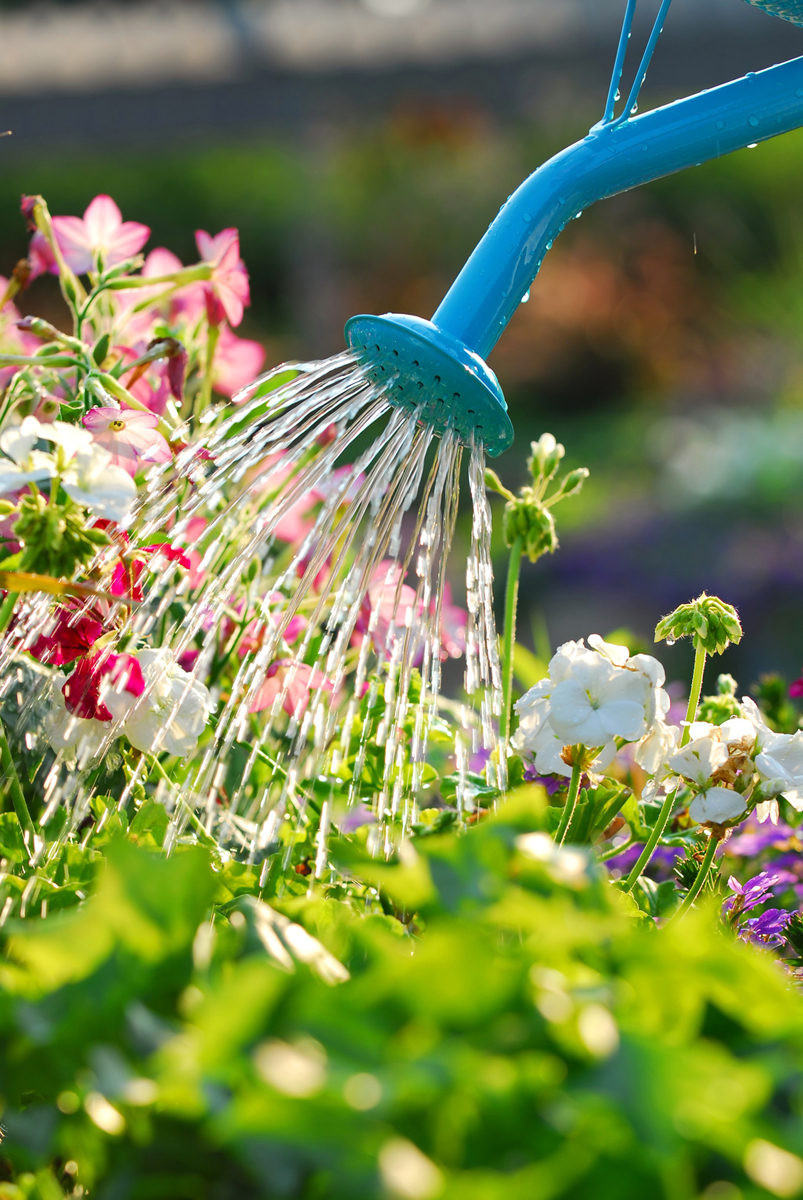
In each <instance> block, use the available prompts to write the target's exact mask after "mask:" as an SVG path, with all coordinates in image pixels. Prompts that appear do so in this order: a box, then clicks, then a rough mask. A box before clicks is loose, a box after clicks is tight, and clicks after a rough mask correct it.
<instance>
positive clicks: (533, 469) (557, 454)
mask: <svg viewBox="0 0 803 1200" xmlns="http://www.w3.org/2000/svg"><path fill="white" fill-rule="evenodd" d="M530 448H531V450H532V456H531V457H530V458H528V459H527V467H528V470H529V471H530V473H531V474H532V477H533V479H534V480H538V481H543V482H544V483H548V482H549V480H550V479H551V478H552V476H553V475H554V474H555V472H556V471H557V469H558V466H559V465H560V460H561V459H562V458H563V456H564V454H565V453H566V451H565V450H564V448H563V446H562V445H561V444H560V442H557V441H555V438H554V437H553V435H552V434H551V433H542V434H541V437H540V438H539V440H538V441H537V442H531V443H530Z"/></svg>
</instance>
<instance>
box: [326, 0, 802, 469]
mask: <svg viewBox="0 0 803 1200" xmlns="http://www.w3.org/2000/svg"><path fill="white" fill-rule="evenodd" d="M636 2H637V0H627V5H626V10H625V17H624V22H623V25H622V33H621V36H620V39H619V47H618V50H617V54H616V60H615V63H614V68H613V74H612V77H611V84H610V88H609V91H608V98H607V102H606V105H605V112H604V114H603V117H602V120H601V121H599V122H598V123H597V124H596V125H594V126H593V128H592V129H591V130H590V132H589V133H588V135H587V136H586V137H584V138H583V139H582V140H581V141H579V142H575V144H574V145H573V146H569V147H568V148H567V149H566V150H562V151H561V152H560V153H559V154H556V155H555V156H554V158H551V159H549V161H548V162H545V163H544V164H543V165H542V166H540V167H539V168H538V170H537V171H535V172H534V173H533V174H532V175H531V176H530V177H529V179H526V180H525V181H524V183H523V184H522V185H521V187H519V188H518V190H517V191H516V192H514V194H513V195H512V196H510V197H509V198H508V200H507V201H506V203H505V204H504V205H503V206H502V208H501V209H500V211H499V214H498V215H497V217H496V218H495V220H494V221H493V222H492V224H491V226H490V228H489V229H488V231H487V233H486V234H485V236H484V237H483V238H482V240H481V241H480V243H479V245H478V246H477V247H476V249H475V250H474V252H473V254H472V255H471V257H470V258H469V260H468V262H467V263H466V265H465V266H464V267H463V269H462V271H461V272H460V274H459V275H458V277H457V279H456V280H455V281H454V283H453V284H452V286H451V288H450V289H449V291H448V292H447V294H446V296H445V297H444V299H443V301H442V303H441V305H440V307H439V308H438V310H437V312H436V313H435V314H434V316H433V318H432V320H431V321H427V320H424V319H423V318H422V317H413V316H407V315H403V314H399V313H386V314H385V315H384V316H379V317H377V316H358V317H352V318H351V320H350V321H349V322H348V323H347V325H346V340H347V342H348V344H349V345H350V346H351V348H352V349H353V350H354V351H355V352H356V354H357V355H358V357H359V358H360V359H361V361H362V362H363V364H364V366H365V369H366V371H367V372H368V374H369V375H370V377H371V378H372V379H373V380H374V381H375V382H377V383H378V384H380V385H381V386H382V388H383V391H384V393H385V395H386V396H387V397H388V399H390V401H391V402H392V403H394V404H396V405H398V406H400V407H403V408H406V409H409V410H410V411H413V412H415V413H416V415H417V416H418V418H419V419H420V420H422V421H425V422H427V423H429V424H432V425H433V426H434V427H435V429H436V431H438V432H441V433H442V432H444V431H445V430H446V429H447V428H450V427H451V428H453V429H455V430H456V431H457V433H458V435H459V436H460V438H461V440H462V441H463V442H465V443H466V444H467V445H468V444H470V443H471V442H472V441H473V440H478V441H482V442H483V444H484V446H485V449H486V451H487V453H488V454H490V455H492V456H495V455H497V454H500V453H501V452H502V451H503V450H506V449H507V447H508V446H509V445H510V444H511V442H512V440H513V426H512V424H511V422H510V417H509V416H508V413H507V405H506V403H505V398H504V395H503V394H502V389H501V388H500V386H499V382H498V380H497V378H496V376H495V375H494V373H493V371H492V370H491V369H490V367H489V366H488V365H487V364H486V362H485V359H486V357H487V356H488V354H489V353H490V352H491V350H492V349H493V347H494V346H495V345H496V343H497V341H498V339H499V337H500V335H501V334H502V331H503V330H504V329H505V327H506V325H507V323H508V321H509V320H510V318H511V317H512V315H513V313H514V312H515V311H516V309H517V308H518V306H519V304H520V303H521V300H522V297H523V296H524V295H525V294H526V293H527V292H528V291H529V289H530V286H531V284H532V282H533V280H534V279H535V276H536V275H537V274H538V271H539V268H540V266H541V263H542V262H543V259H544V255H545V254H546V252H547V251H548V250H549V249H550V248H551V246H552V243H553V241H554V240H555V238H556V237H557V236H558V234H559V233H560V232H561V231H562V230H563V229H564V228H565V226H566V224H567V222H568V221H570V220H572V218H573V217H576V216H578V215H579V214H580V213H581V212H582V211H583V209H586V208H588V207H589V205H591V204H593V203H594V202H595V201H596V200H602V199H604V198H606V197H608V196H615V195H616V194H617V193H619V192H624V191H627V190H628V189H629V188H632V187H636V186H637V185H638V184H641V183H647V182H648V181H649V180H652V179H659V178H660V177H661V176H663V175H669V174H671V173H672V172H674V171H680V170H683V169H684V168H686V167H693V166H699V165H700V164H701V163H704V162H707V161H708V160H709V159H712V158H718V157H720V155H723V154H729V153H730V152H731V151H732V150H741V149H743V148H744V147H746V146H749V145H752V144H754V143H756V142H762V141H766V139H767V138H771V137H775V136H776V135H777V134H779V133H787V132H788V131H789V130H791V129H796V128H798V126H801V125H803V57H802V58H796V59H793V60H792V61H791V62H786V63H781V64H780V65H778V66H775V67H770V68H769V69H768V70H765V71H759V72H756V73H752V72H751V73H750V74H748V75H746V76H745V77H744V78H743V79H737V80H735V81H734V82H732V83H726V84H723V85H722V86H721V87H715V88H711V89H709V90H708V91H705V92H700V93H699V94H698V95H696V96H689V97H687V98H686V99H685V100H677V101H675V102H674V103H673V104H667V105H664V106H663V107H661V108H657V109H654V110H653V111H652V112H646V113H643V114H641V115H639V116H636V115H635V112H636V103H637V100H638V96H639V92H640V91H641V87H642V84H643V83H644V79H645V77H646V74H647V68H648V67H649V64H650V60H651V58H652V55H653V52H654V50H655V46H656V44H657V42H658V38H659V37H660V35H661V31H662V29H663V26H664V21H665V20H666V16H667V12H668V10H669V6H670V4H671V0H662V2H661V5H660V8H659V11H658V15H657V17H656V20H655V24H654V26H653V29H652V32H651V34H650V37H649V40H648V42H647V46H646V49H645V51H644V54H643V57H642V59H641V62H640V64H639V68H638V71H637V72H636V77H635V80H634V82H633V86H632V88H631V90H630V93H629V95H628V97H627V99H626V100H625V103H624V106H623V107H622V109H621V111H620V112H619V114H618V115H616V103H617V99H618V96H619V91H618V89H619V82H620V79H621V76H622V69H623V67H624V62H625V54H626V51H627V43H628V40H629V37H630V31H631V27H632V23H633V17H634V14H635V9H636ZM748 2H749V3H751V4H754V5H755V6H756V7H757V8H763V9H764V10H765V11H766V12H768V13H773V14H775V15H776V16H779V17H783V18H784V19H785V20H787V21H792V22H793V23H794V24H796V25H801V26H803V0H748ZM555 3H560V0H555Z"/></svg>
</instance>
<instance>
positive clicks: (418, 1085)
mask: <svg viewBox="0 0 803 1200" xmlns="http://www.w3.org/2000/svg"><path fill="white" fill-rule="evenodd" d="M543 805H544V795H543V792H542V791H541V789H539V788H535V787H531V788H529V789H527V788H525V789H521V790H520V791H518V792H516V793H513V794H512V796H511V797H510V798H509V800H508V802H507V803H506V805H504V806H503V807H502V808H501V809H500V810H499V812H498V813H496V814H494V815H493V816H491V817H489V818H487V819H486V820H485V821H483V822H482V823H481V824H480V825H478V826H477V827H475V828H474V829H472V830H471V831H469V832H468V834H466V835H464V836H460V837H458V836H457V835H453V834H452V835H449V834H433V835H430V836H427V837H421V838H419V839H416V841H415V845H414V844H413V843H412V842H411V843H408V846H407V851H406V853H405V855H404V858H403V861H402V862H394V863H384V862H382V863H380V862H377V861H376V860H374V859H370V858H368V857H367V856H366V855H365V854H364V852H362V851H361V850H360V848H359V846H357V845H355V844H354V843H351V844H349V843H348V842H345V841H340V842H338V844H337V845H336V846H335V847H334V853H335V854H337V855H340V857H341V861H342V865H343V866H344V867H347V868H348V869H349V870H350V871H351V872H352V873H353V877H354V878H355V879H360V878H361V879H362V880H364V881H365V883H366V884H370V885H372V886H373V888H375V889H376V890H375V891H374V892H373V897H374V899H373V903H372V902H371V899H370V896H369V897H368V900H369V902H368V913H367V915H366V914H365V913H363V914H362V915H361V914H360V909H361V908H362V902H360V901H357V902H356V903H354V904H352V903H350V902H349V901H348V900H347V899H346V900H345V901H344V900H343V899H340V900H335V899H333V898H323V897H322V896H321V895H316V896H315V897H314V898H312V899H307V898H303V897H299V898H296V899H292V898H290V897H289V896H285V898H284V900H283V901H275V902H274V903H275V904H276V908H274V909H270V908H268V907H267V906H266V905H265V904H263V903H261V902H258V901H256V900H255V899H254V897H253V895H251V894H249V893H250V892H251V891H253V888H252V887H251V888H249V886H248V880H247V878H246V877H245V876H244V875H243V873H242V872H240V873H239V874H238V873H237V870H236V867H237V864H234V863H228V864H226V863H224V862H221V861H219V860H215V861H213V862H212V863H210V860H209V858H208V856H207V854H206V852H205V851H204V850H203V849H201V848H200V847H198V846H195V847H188V846H183V847H179V849H178V850H177V852H176V853H175V854H174V855H173V857H172V858H170V859H166V858H165V857H164V856H163V855H162V854H160V853H159V852H158V849H157V845H156V842H155V841H154V838H153V836H152V833H153V830H148V829H146V828H145V823H144V822H140V826H141V828H139V829H138V830H134V828H133V826H132V835H134V836H133V842H132V841H127V840H125V839H124V838H123V837H122V836H120V835H118V836H117V837H113V838H112V840H111V842H110V844H109V845H108V847H107V851H106V861H105V865H104V868H103V871H102V872H101V874H100V877H99V879H98V887H97V891H96V892H95V894H94V895H92V896H91V897H90V898H89V900H88V901H87V903H86V904H84V905H82V906H81V908H79V909H73V910H72V911H71V912H69V913H61V914H54V915H52V916H50V917H49V918H48V919H47V920H46V921H18V920H16V919H12V920H9V921H8V922H7V923H6V925H5V926H4V927H3V929H2V934H1V935H0V936H1V937H2V941H3V942H4V945H5V955H4V959H3V963H2V965H0V983H2V989H3V991H2V1004H0V1033H1V1034H2V1037H0V1078H2V1084H3V1093H4V1099H5V1100H6V1101H7V1103H8V1107H7V1109H6V1111H5V1112H4V1114H3V1121H4V1124H5V1126H6V1132H7V1138H6V1141H5V1144H4V1145H3V1146H2V1147H0V1174H5V1176H6V1179H7V1180H8V1179H9V1177H10V1176H11V1175H12V1174H13V1175H14V1179H15V1182H13V1183H12V1182H10V1181H9V1182H6V1183H3V1182H0V1196H2V1197H3V1200H25V1198H26V1197H27V1198H30V1200H57V1198H58V1197H60V1196H62V1195H64V1194H68V1195H71V1196H73V1197H76V1198H78V1197H82V1196H84V1195H87V1194H88V1195H90V1196H95V1197H99V1198H101V1200H112V1198H119V1200H138V1198H143V1200H144V1198H145V1197H150V1198H152V1200H161V1198H164V1200H185V1198H186V1200H205V1198H209V1200H226V1198H228V1197H232V1198H233V1197H235V1196H236V1197H238V1200H240V1198H243V1197H249V1198H250V1197H254V1198H255V1200H256V1198H257V1197H263V1196H264V1197H283V1196H284V1197H296V1198H298V1200H315V1198H319V1200H325V1198H331V1200H335V1198H341V1197H342V1200H360V1198H362V1197H364V1198H365V1200H373V1198H375V1197H385V1198H386V1200H438V1198H441V1200H548V1198H549V1197H558V1196H560V1197H564V1198H565V1200H586V1198H587V1197H589V1196H591V1195H593V1196H594V1197H595V1198H597V1197H598V1198H599V1200H614V1198H615V1200H643V1197H645V1196H647V1195H655V1196H661V1197H665V1198H666V1200H693V1198H695V1200H766V1198H767V1197H770V1196H781V1197H783V1196H793V1195H797V1194H799V1190H800V1188H801V1186H802V1185H803V1159H802V1158H801V1155H802V1154H803V1132H802V1130H803V1125H802V1124H801V1120H800V1117H801V1106H802V1105H803V1095H801V1078H803V1076H802V1075H801V1065H803V1059H802V1058H801V1055H802V1054H803V1020H802V1018H801V1011H800V1003H799V998H798V996H797V995H796V993H795V992H794V991H793V990H792V989H791V988H790V987H789V986H788V982H787V980H786V979H785V978H784V976H783V974H782V973H781V972H780V971H779V970H778V969H777V966H776V964H775V963H774V962H773V959H772V958H771V956H770V955H769V954H768V953H767V952H765V951H763V950H757V949H755V948H753V947H748V946H745V945H737V944H734V940H733V935H732V934H731V933H730V932H729V931H727V930H723V929H722V928H721V927H720V928H718V922H717V919H716V912H715V910H714V907H713V905H712V906H711V907H710V908H709V907H708V906H706V907H705V908H703V909H702V910H697V911H695V912H694V913H692V914H691V916H690V917H689V918H688V919H687V921H686V922H685V923H684V924H683V925H682V926H671V925H670V926H669V927H667V928H666V929H664V930H663V931H661V933H660V934H658V933H656V930H655V926H654V925H653V923H652V921H650V920H649V919H648V918H646V917H642V918H639V913H638V910H637V909H636V907H635V903H634V902H633V901H632V900H630V899H629V898H627V897H625V896H624V895H623V894H621V893H619V892H617V891H615V890H613V889H612V888H611V887H610V885H609V883H608V882H607V881H606V879H605V876H604V872H601V871H600V869H599V868H596V867H594V866H591V865H590V864H589V862H588V860H587V857H586V855H585V853H584V851H583V850H581V849H578V848H575V847H572V848H571V849H567V850H563V851H559V850H555V848H554V847H551V842H550V841H549V838H548V836H547V835H546V834H545V833H544V832H543V825H544V807H543ZM143 811H144V810H143ZM136 842H139V845H137V844H135V843H136ZM550 847H551V849H549V848H550ZM372 908H373V911H371V909H372ZM277 909H281V910H282V914H279V913H278V912H277ZM383 909H384V911H383ZM413 911H416V916H415V920H414V924H413V926H411V927H405V925H404V924H402V923H401V922H400V921H399V920H396V919H395V917H394V916H393V915H391V914H393V913H397V914H402V913H405V912H406V913H407V921H408V925H409V920H410V914H411V913H412V912H413ZM210 913H211V915H210ZM288 918H289V920H288ZM282 921H283V924H282ZM290 922H293V924H292V925H291V924H290ZM297 922H300V923H301V926H303V931H302V929H301V928H300V927H299V925H298V924H297ZM293 929H294V930H295V935H294V936H291V931H292V930H293ZM277 931H278V932H277ZM424 931H425V936H424V937H423V938H421V937H411V934H413V935H419V934H421V933H423V932H424ZM313 938H314V939H318V941H316V942H313V941H312V939H313ZM311 946H312V947H315V946H317V950H314V952H313V953H311V952H310V947H311ZM414 947H415V952H413V948H414ZM299 951H304V953H303V954H301V953H299ZM302 959H303V961H301V960H302ZM344 967H345V968H346V969H345V970H344Z"/></svg>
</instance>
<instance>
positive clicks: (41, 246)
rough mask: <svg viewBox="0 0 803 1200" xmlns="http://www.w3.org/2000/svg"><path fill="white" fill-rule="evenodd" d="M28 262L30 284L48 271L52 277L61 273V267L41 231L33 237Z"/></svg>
mask: <svg viewBox="0 0 803 1200" xmlns="http://www.w3.org/2000/svg"><path fill="white" fill-rule="evenodd" d="M28 262H29V264H30V268H31V270H30V274H29V275H28V282H29V283H31V282H32V281H33V280H34V279H38V278H39V276H40V275H45V274H46V273H47V272H48V271H49V272H50V274H51V275H58V273H59V265H58V263H57V262H56V259H55V257H54V255H53V251H52V250H51V248H50V242H49V241H48V240H47V238H46V237H45V235H44V234H43V233H40V232H39V230H37V231H36V233H35V234H34V235H33V237H32V238H31V241H30V244H29V246H28Z"/></svg>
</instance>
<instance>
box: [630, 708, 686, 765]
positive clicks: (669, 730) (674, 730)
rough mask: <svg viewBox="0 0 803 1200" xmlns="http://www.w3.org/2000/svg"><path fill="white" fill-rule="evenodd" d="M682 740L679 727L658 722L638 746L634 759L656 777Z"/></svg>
mask: <svg viewBox="0 0 803 1200" xmlns="http://www.w3.org/2000/svg"><path fill="white" fill-rule="evenodd" d="M679 738H680V727H679V726H678V725H666V724H664V722H663V721H661V720H658V721H656V722H655V724H654V725H653V727H652V729H651V730H650V732H649V733H648V734H647V736H646V737H643V738H642V739H641V741H640V742H639V743H638V745H637V746H636V749H635V751H634V754H633V757H634V759H635V760H636V762H637V763H638V765H639V766H640V767H642V768H643V769H644V770H645V771H646V772H647V774H648V775H655V774H657V772H658V771H659V770H660V769H661V767H662V766H663V765H664V764H665V763H666V762H667V759H668V758H669V757H670V755H672V754H674V752H675V750H676V749H677V744H678V740H679Z"/></svg>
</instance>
